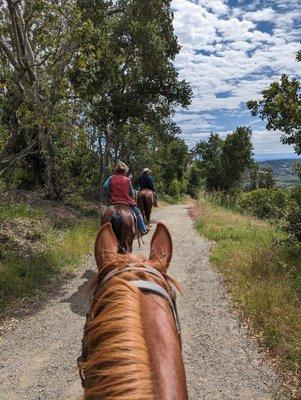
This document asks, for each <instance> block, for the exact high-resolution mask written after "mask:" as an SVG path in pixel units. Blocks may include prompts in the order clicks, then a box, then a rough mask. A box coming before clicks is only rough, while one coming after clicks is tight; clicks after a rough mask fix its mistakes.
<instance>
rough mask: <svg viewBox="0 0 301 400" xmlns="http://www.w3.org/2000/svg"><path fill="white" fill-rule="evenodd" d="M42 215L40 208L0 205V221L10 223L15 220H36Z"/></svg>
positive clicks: (22, 205)
mask: <svg viewBox="0 0 301 400" xmlns="http://www.w3.org/2000/svg"><path fill="white" fill-rule="evenodd" d="M43 215H44V211H43V210H42V209H41V208H37V207H35V208H31V207H29V206H28V205H26V204H10V205H8V204H6V203H0V221H11V220H14V219H16V218H31V219H37V218H41V217H42V216H43Z"/></svg>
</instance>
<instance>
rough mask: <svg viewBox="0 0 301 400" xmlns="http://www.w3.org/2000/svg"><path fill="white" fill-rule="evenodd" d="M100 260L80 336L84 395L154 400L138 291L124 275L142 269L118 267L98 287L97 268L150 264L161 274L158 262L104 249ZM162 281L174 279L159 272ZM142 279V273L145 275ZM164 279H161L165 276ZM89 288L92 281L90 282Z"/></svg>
mask: <svg viewBox="0 0 301 400" xmlns="http://www.w3.org/2000/svg"><path fill="white" fill-rule="evenodd" d="M108 259H109V260H110V261H109V262H108V263H107V264H106V265H104V266H100V273H99V275H98V276H97V278H96V279H95V281H94V282H93V283H92V285H93V286H94V289H96V292H95V297H94V300H93V303H92V306H91V309H90V311H89V313H88V315H87V322H86V325H85V334H84V339H83V355H84V362H83V372H84V377H85V393H84V399H85V400H98V399H106V400H117V399H118V400H129V399H131V400H154V394H153V381H152V372H151V368H150V360H149V350H148V348H147V344H146V340H145V336H144V328H143V321H142V310H141V297H140V296H141V292H140V290H139V289H138V288H136V287H135V286H134V285H131V284H130V280H131V279H133V278H135V277H137V275H139V276H140V277H141V275H142V276H143V275H144V274H145V273H144V272H143V271H141V272H140V271H137V272H124V273H121V274H120V275H118V276H115V277H112V278H111V279H110V281H109V282H108V283H107V284H106V285H105V286H104V288H103V289H102V290H101V291H100V292H98V291H97V287H98V285H99V284H100V281H101V280H102V276H103V274H102V272H103V271H104V270H105V269H106V268H108V267H110V268H122V267H126V266H137V267H139V266H142V267H143V266H148V265H153V266H156V267H157V269H158V270H160V271H161V273H163V274H164V272H163V270H164V264H163V262H162V263H161V262H160V261H159V260H156V261H150V260H146V259H145V258H144V257H142V256H137V257H136V258H135V260H133V256H132V255H131V254H128V255H127V254H116V253H114V254H110V257H108ZM164 276H165V277H166V279H167V281H170V283H172V284H174V285H175V286H176V287H177V289H179V286H178V284H177V283H176V282H175V281H173V279H171V278H170V277H168V276H167V275H166V274H164ZM145 279H147V276H145ZM166 285H167V282H166ZM90 288H91V289H92V286H91V287H90Z"/></svg>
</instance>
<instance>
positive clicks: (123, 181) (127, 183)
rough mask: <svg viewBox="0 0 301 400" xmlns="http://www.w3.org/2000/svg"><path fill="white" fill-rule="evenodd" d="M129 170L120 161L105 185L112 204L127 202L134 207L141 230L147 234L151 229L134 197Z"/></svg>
mask: <svg viewBox="0 0 301 400" xmlns="http://www.w3.org/2000/svg"><path fill="white" fill-rule="evenodd" d="M127 171H128V167H127V166H126V165H125V164H124V163H122V162H119V163H118V164H117V165H116V168H115V174H114V175H112V176H110V178H108V179H107V180H106V182H105V184H104V185H103V187H104V190H105V192H106V193H107V195H108V197H109V199H110V202H111V203H112V204H117V203H118V204H127V205H128V206H130V207H131V208H132V210H133V211H134V213H135V215H136V217H137V224H138V227H139V230H140V232H141V233H142V234H143V235H145V234H146V233H148V232H149V229H148V227H147V226H146V225H145V223H144V221H143V217H142V214H141V212H140V209H139V207H138V206H137V204H136V202H135V200H134V199H133V197H132V196H133V188H132V184H131V180H130V178H128V177H127V176H126V173H127Z"/></svg>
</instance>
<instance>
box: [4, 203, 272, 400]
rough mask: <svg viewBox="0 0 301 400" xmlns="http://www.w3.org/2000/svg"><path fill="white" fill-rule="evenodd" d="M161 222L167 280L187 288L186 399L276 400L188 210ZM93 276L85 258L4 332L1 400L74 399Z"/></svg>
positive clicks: (182, 306) (175, 209)
mask: <svg viewBox="0 0 301 400" xmlns="http://www.w3.org/2000/svg"><path fill="white" fill-rule="evenodd" d="M158 219H160V220H162V221H163V222H165V223H166V225H167V226H168V228H169V229H170V231H171V234H172V237H173V241H174V256H173V261H172V265H171V269H170V274H171V276H173V277H174V278H176V279H177V280H178V281H179V282H180V283H181V284H182V286H183V288H184V295H183V296H179V299H178V303H179V313H180V319H181V325H182V331H183V332H182V333H183V344H184V349H183V351H184V358H185V364H186V371H187V380H188V386H189V393H190V397H189V398H190V400H203V399H204V400H205V399H206V400H230V399H231V400H232V399H233V400H234V399H235V400H238V399H241V400H267V399H273V391H274V390H275V389H276V387H277V383H276V382H277V376H276V375H275V374H274V373H273V371H272V370H271V368H270V367H269V366H268V365H267V364H266V362H265V361H264V359H263V357H262V356H261V355H260V354H259V353H258V350H257V348H256V345H255V344H254V343H253V342H252V341H251V340H250V339H249V338H248V337H247V336H246V335H245V333H244V332H242V331H241V330H240V329H239V327H238V324H237V321H236V318H235V316H234V315H233V313H232V311H231V304H230V303H229V302H228V300H227V298H226V294H225V291H224V288H223V284H222V281H221V278H220V276H219V275H218V274H217V273H216V272H214V270H213V268H212V267H211V266H210V264H209V262H208V256H209V244H208V242H206V241H205V240H203V239H202V238H201V237H200V236H199V235H198V234H197V233H196V232H195V231H194V229H193V225H192V222H191V221H190V219H189V218H188V216H187V209H186V206H185V205H175V206H166V207H162V208H160V209H156V210H155V213H154V221H155V220H158ZM149 241H150V235H148V236H147V237H146V239H145V242H146V245H145V246H143V249H142V250H140V251H143V252H145V253H146V254H148V252H149ZM136 250H137V249H136ZM94 271H95V268H94V262H93V261H92V260H89V261H88V262H87V263H86V265H84V266H83V267H82V268H80V269H78V271H77V274H76V277H75V278H74V279H73V280H72V281H70V282H69V283H68V284H66V285H65V286H64V287H63V288H62V289H61V290H60V291H59V292H58V293H57V294H56V295H55V297H54V298H52V299H49V301H48V302H46V303H45V304H44V305H43V306H42V307H39V308H38V309H37V310H36V311H33V312H32V314H31V315H30V316H27V317H25V318H23V319H20V320H13V321H11V323H10V324H9V326H6V327H5V329H4V335H3V337H2V338H1V339H0V354H1V357H0V399H1V400H25V399H30V400H71V399H72V400H75V399H78V398H79V396H80V394H81V386H80V382H79V379H78V375H77V368H76V359H77V357H78V355H79V352H80V341H81V337H82V329H83V325H84V322H85V313H86V310H87V307H88V299H87V298H86V296H85V287H86V286H87V282H88V280H89V279H90V278H91V277H92V276H93V274H94V273H95V272H94ZM129 400H130V399H129Z"/></svg>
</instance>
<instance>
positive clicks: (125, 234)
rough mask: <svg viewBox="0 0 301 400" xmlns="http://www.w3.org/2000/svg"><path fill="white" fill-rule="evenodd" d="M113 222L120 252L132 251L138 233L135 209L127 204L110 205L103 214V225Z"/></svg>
mask: <svg viewBox="0 0 301 400" xmlns="http://www.w3.org/2000/svg"><path fill="white" fill-rule="evenodd" d="M107 222H111V224H112V227H113V231H114V234H115V236H116V237H117V240H118V251H119V253H127V252H131V251H132V248H133V241H134V238H135V235H136V233H137V224H136V219H135V216H134V213H133V211H132V210H131V208H130V207H129V206H128V205H126V204H115V205H113V206H110V207H108V208H107V209H106V210H105V212H104V213H103V215H102V218H101V225H104V224H106V223H107Z"/></svg>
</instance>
